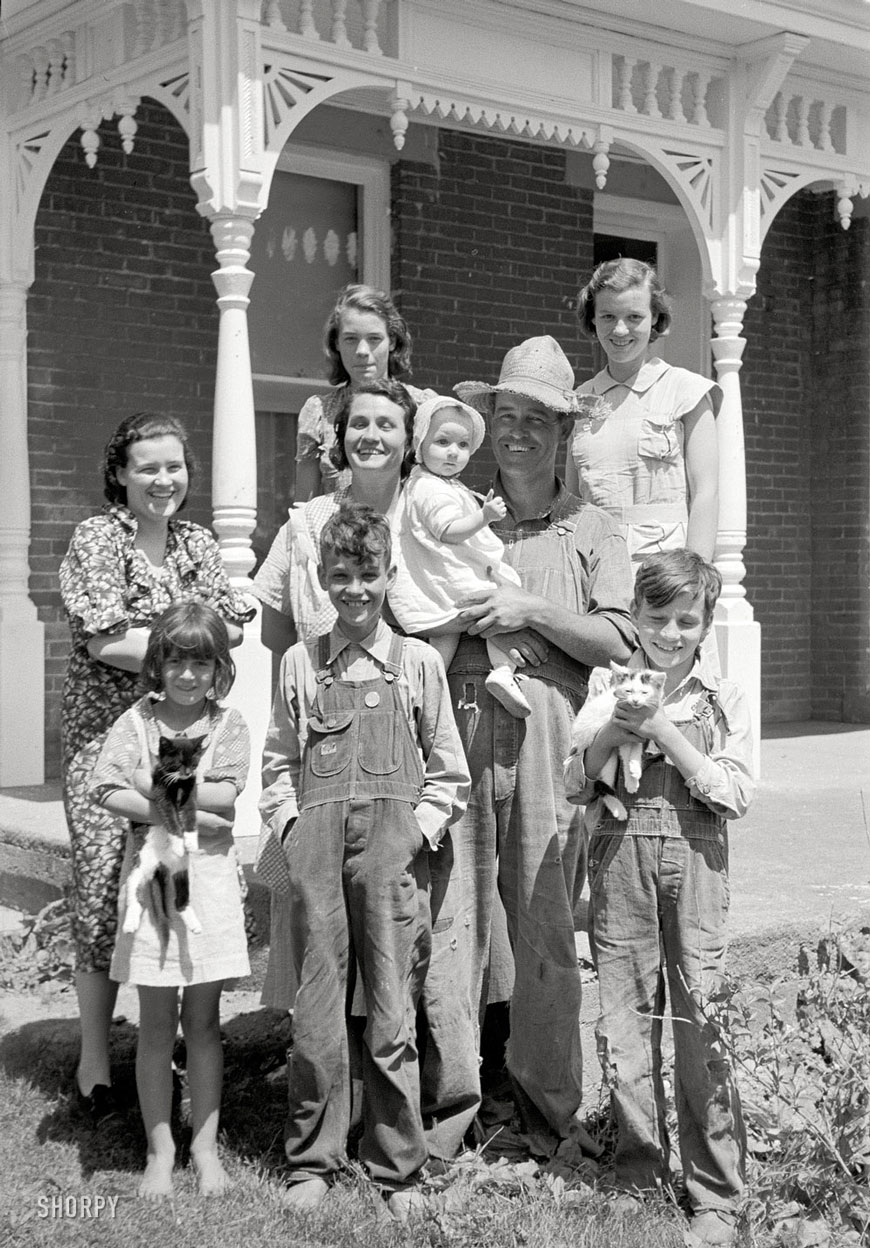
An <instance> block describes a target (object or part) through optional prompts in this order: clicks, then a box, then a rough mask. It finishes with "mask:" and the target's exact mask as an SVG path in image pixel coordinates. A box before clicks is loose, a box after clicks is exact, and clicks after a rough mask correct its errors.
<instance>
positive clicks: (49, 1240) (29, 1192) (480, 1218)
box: [0, 993, 685, 1248]
mask: <svg viewBox="0 0 870 1248" xmlns="http://www.w3.org/2000/svg"><path fill="white" fill-rule="evenodd" d="M64 997H65V998H66V999H68V1002H69V1009H68V1011H66V1012H65V1014H64V1017H62V1018H46V1019H41V1020H39V1021H34V1022H26V1023H24V1024H23V1025H20V1026H17V1027H14V1028H13V1029H11V1030H6V1032H5V1034H4V1035H3V1036H2V1037H0V1173H2V1175H3V1181H2V1183H0V1244H2V1245H3V1246H4V1248H7V1246H8V1248H13V1246H14V1248H19V1246H20V1248H42V1245H45V1246H46V1248H49V1246H50V1248H74V1246H75V1248H85V1246H88V1248H90V1245H92V1244H96V1243H98V1244H107V1245H114V1244H118V1245H124V1248H139V1246H140V1245H141V1248H163V1245H172V1246H173V1248H174V1246H175V1245H188V1244H189V1245H191V1248H212V1246H214V1248H252V1245H263V1246H264V1248H269V1246H271V1245H275V1248H278V1246H279V1245H280V1248H287V1246H288V1245H292V1246H293V1248H397V1246H399V1245H402V1246H404V1245H409V1246H416V1245H420V1246H421V1248H423V1246H424V1245H425V1246H427V1248H428V1246H431V1248H441V1246H442V1245H444V1246H445V1248H446V1246H447V1245H451V1246H455V1248H478V1246H480V1248H483V1246H484V1245H494V1246H495V1245H498V1248H514V1246H517V1248H519V1246H520V1245H522V1248H562V1246H563V1245H564V1246H565V1248H569V1246H570V1248H650V1246H651V1245H655V1246H656V1248H671V1246H672V1245H673V1246H676V1245H680V1244H682V1243H683V1234H682V1228H683V1227H684V1225H685V1223H684V1221H683V1219H682V1218H681V1216H680V1215H679V1213H678V1212H677V1211H676V1210H675V1209H674V1208H672V1207H671V1206H670V1205H668V1204H666V1203H665V1202H662V1204H661V1206H660V1207H656V1208H654V1209H650V1210H645V1211H644V1212H643V1213H642V1214H641V1215H636V1214H632V1213H628V1214H626V1213H621V1212H619V1211H616V1210H614V1208H613V1205H612V1202H610V1201H608V1199H607V1198H606V1197H605V1196H603V1195H602V1194H600V1193H598V1192H596V1191H595V1190H594V1189H593V1188H591V1187H590V1186H589V1185H588V1184H587V1183H586V1182H585V1181H583V1178H582V1177H581V1172H579V1171H578V1172H577V1174H576V1175H574V1176H573V1177H572V1174H571V1171H570V1167H569V1166H563V1167H562V1170H563V1171H564V1172H565V1177H562V1175H561V1174H559V1173H556V1170H558V1167H553V1166H551V1167H550V1170H549V1172H547V1171H546V1170H545V1168H544V1167H543V1166H539V1165H537V1164H536V1163H535V1162H534V1161H531V1160H529V1158H528V1156H527V1155H526V1156H522V1155H521V1154H520V1153H519V1151H514V1152H513V1153H512V1154H511V1152H510V1150H505V1149H503V1150H502V1153H501V1155H500V1156H499V1154H498V1153H497V1152H496V1150H495V1149H492V1150H491V1160H488V1159H487V1158H488V1152H489V1150H483V1152H481V1151H480V1150H479V1151H478V1152H477V1153H469V1154H467V1155H466V1157H465V1159H464V1160H461V1161H459V1162H457V1163H456V1165H454V1167H453V1168H452V1169H451V1171H450V1172H449V1174H447V1175H443V1176H439V1177H437V1178H433V1179H432V1180H430V1182H429V1184H428V1185H427V1189H426V1190H427V1193H428V1195H429V1197H430V1201H429V1204H430V1211H429V1213H428V1215H427V1217H426V1218H425V1219H424V1220H423V1221H421V1222H418V1223H412V1224H410V1225H408V1226H405V1227H401V1226H398V1225H397V1224H396V1223H394V1222H393V1221H392V1220H391V1219H389V1218H388V1217H387V1216H386V1214H385V1206H384V1204H383V1201H382V1200H381V1198H380V1197H379V1196H378V1195H377V1193H376V1192H375V1190H374V1189H373V1188H372V1185H371V1184H370V1183H367V1182H366V1180H365V1179H364V1178H363V1177H362V1175H361V1173H360V1172H359V1171H358V1170H357V1169H356V1167H354V1166H352V1167H351V1168H350V1169H349V1170H348V1172H347V1174H346V1175H344V1176H342V1178H341V1180H340V1181H339V1182H338V1183H337V1184H336V1185H335V1187H334V1188H333V1189H332V1190H331V1191H330V1193H329V1196H328V1197H327V1199H326V1201H325V1202H324V1204H323V1205H322V1206H321V1207H320V1208H319V1209H318V1210H316V1211H315V1212H314V1213H312V1214H309V1215H307V1216H300V1215H298V1214H295V1213H290V1212H287V1211H286V1210H285V1209H283V1208H282V1205H281V1194H282V1191H283V1188H284V1184H283V1175H284V1154H283V1147H282V1138H283V1132H282V1128H283V1119H284V1109H285V1100H286V1084H285V1071H284V1068H283V1062H284V1054H285V1050H286V1045H287V1040H288V1035H289V1031H288V1025H287V1023H286V1022H285V1021H284V1019H283V1018H282V1016H281V1015H279V1014H277V1013H274V1012H270V1011H257V1012H256V1013H255V1014H249V1015H240V1016H238V1017H236V1018H234V1019H231V1020H229V1021H228V1023H227V1024H226V1025H225V1028H224V1032H225V1060H226V1067H225V1080H224V1088H225V1090H224V1104H223V1111H222V1124H223V1129H222V1155H223V1159H224V1164H225V1165H226V1167H227V1169H228V1171H229V1173H230V1175H231V1177H232V1179H233V1181H234V1187H233V1190H232V1192H231V1193H230V1194H229V1195H227V1196H226V1197H224V1198H223V1199H219V1200H206V1199H204V1198H202V1197H200V1196H199V1195H198V1193H197V1190H196V1182H195V1176H194V1173H193V1171H192V1169H191V1168H190V1166H189V1165H187V1164H186V1161H187V1159H186V1157H185V1156H184V1145H183V1141H184V1139H185V1130H184V1126H183V1118H184V1108H185V1107H184V1104H183V1102H182V1105H181V1107H180V1111H179V1115H180V1121H179V1127H178V1132H177V1138H178V1139H179V1140H181V1141H182V1149H181V1153H180V1166H179V1169H178V1172H177V1175H176V1196H175V1199H174V1200H173V1201H172V1202H163V1203H161V1204H155V1205H152V1204H150V1203H146V1202H145V1201H142V1200H140V1199H138V1198H137V1196H136V1185H137V1182H138V1179H139V1175H140V1174H141V1171H142V1168H143V1165H144V1142H143V1137H142V1127H141V1122H140V1119H139V1116H138V1110H137V1108H136V1104H135V1087H134V1057H135V1045H136V1031H135V1028H134V1027H133V1026H132V1025H131V1024H129V1023H123V1024H120V1025H116V1027H115V1028H114V1031H113V1042H112V1059H113V1071H114V1073H115V1082H116V1085H117V1087H118V1091H119V1093H120V1095H121V1097H122V1098H123V1099H124V1102H125V1104H128V1105H129V1109H128V1110H127V1112H126V1115H125V1117H123V1118H122V1119H119V1120H117V1121H114V1122H111V1123H109V1124H107V1125H106V1126H104V1127H103V1128H101V1129H100V1130H94V1129H93V1128H92V1127H91V1126H90V1124H89V1123H87V1122H86V1121H84V1120H82V1118H81V1117H79V1115H78V1113H77V1111H76V1109H75V1107H74V1105H73V1104H72V1103H71V1101H70V1099H69V1095H68V1088H69V1079H70V1074H71V1072H72V1069H73V1066H74V1063H75V1060H76V1054H77V1044H78V1039H77V1021H76V1007H75V997H74V995H73V994H72V993H68V994H64ZM177 1057H178V1060H179V1063H183V1048H181V1047H179V1050H178V1052H177ZM506 1153H507V1155H505V1154H506ZM586 1177H589V1176H588V1173H587V1174H586ZM97 1198H99V1200H98V1199H97Z"/></svg>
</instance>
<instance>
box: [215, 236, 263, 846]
mask: <svg viewBox="0 0 870 1248" xmlns="http://www.w3.org/2000/svg"><path fill="white" fill-rule="evenodd" d="M211 232H212V237H213V238H214V240H215V249H216V252H217V259H218V264H219V265H220V268H218V269H217V270H216V271H215V272H214V273H212V281H213V282H214V284H215V288H216V290H217V295H218V298H217V304H218V308H219V309H220V323H219V327H218V353H217V372H216V375H215V395H214V442H213V451H212V455H213V458H212V506H213V508H214V530H215V533H216V534H217V537H218V543H219V545H220V548H221V554H222V555H223V561H224V565H225V567H226V569H227V572H228V573H229V576H230V580H231V581H232V582H233V584H234V585H235V586H237V588H239V589H245V588H246V586H249V585H250V577H249V574H250V572H251V570H252V569H253V566H254V561H255V557H254V552H253V550H252V549H251V534H252V533H253V531H254V526H255V525H256V523H257V448H256V437H255V422H254V387H253V382H252V380H251V357H250V349H249V345H248V304H249V302H250V300H249V299H248V291H249V290H250V289H251V282H252V281H253V280H254V275H253V273H252V272H251V271H250V269H248V268H247V262H248V259H249V256H250V245H251V237H252V236H253V232H254V226H253V222H252V221H251V220H250V219H249V218H247V217H241V216H230V215H219V216H217V217H215V218H214V220H213V221H212V223H211ZM249 601H250V602H251V604H253V605H257V606H258V607H259V603H258V602H257V600H256V599H255V598H254V597H253V596H252V595H249ZM233 658H234V660H235V664H236V672H237V674H236V683H235V685H234V686H233V691H232V693H231V695H230V700H231V702H232V703H233V705H234V706H237V707H238V709H239V710H240V711H241V713H242V715H243V716H244V718H245V722H246V723H247V725H248V728H249V729H250V732H251V771H250V776H249V779H248V784H247V787H246V788H245V790H244V792H243V793H242V795H241V796H240V798H239V800H238V802H237V804H236V829H235V835H236V838H237V840H239V841H241V844H240V845H239V850H240V852H241V854H242V859H243V861H245V860H249V859H250V858H251V856H252V853H253V847H254V840H253V838H255V837H256V836H257V834H258V831H259V814H258V812H257V800H258V798H259V795H260V761H261V757H262V752H263V742H264V740H265V736H266V729H267V727H268V724H269V706H270V696H271V677H272V656H271V653H270V652H269V651H267V650H266V649H265V647H264V646H263V645H262V644H261V642H260V617H259V610H258V613H257V617H256V619H255V620H254V621H253V623H251V624H249V625H248V626H247V627H246V629H245V639H244V641H243V642H242V645H241V646H240V647H239V648H238V649H237V650H235V651H234V652H233Z"/></svg>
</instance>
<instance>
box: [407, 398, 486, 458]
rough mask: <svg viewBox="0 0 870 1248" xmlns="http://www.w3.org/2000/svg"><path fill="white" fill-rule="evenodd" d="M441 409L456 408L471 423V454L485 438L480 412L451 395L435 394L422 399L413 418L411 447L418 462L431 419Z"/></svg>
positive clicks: (484, 428) (484, 426)
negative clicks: (429, 397)
mask: <svg viewBox="0 0 870 1248" xmlns="http://www.w3.org/2000/svg"><path fill="white" fill-rule="evenodd" d="M442 407H452V408H458V409H459V411H460V412H462V414H463V416H467V417H468V420H469V422H470V423H471V454H472V455H473V454H474V452H475V451H477V450H479V449H480V446H481V443H482V442H483V439H484V437H485V436H486V425H485V424H484V423H483V417H482V416H481V414H480V412H478V411H475V409H474V408H473V407H469V406H468V404H467V403H462V402H461V401H460V400H459V399H454V398H453V395H451V394H436V395H434V396H433V397H432V398H431V399H424V400H423V402H422V403H419V404H418V405H417V415H416V416H415V417H414V434H413V437H412V440H411V445H412V446H413V447H414V450H415V452H416V454H417V460H418V462H419V460H420V447H421V446H422V445H423V440H424V438H425V437H426V434H427V433H428V432H429V426H430V425H431V424H432V417H433V416H434V415H435V413H436V412H437V411H440V410H441V408H442Z"/></svg>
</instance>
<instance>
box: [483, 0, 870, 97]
mask: <svg viewBox="0 0 870 1248" xmlns="http://www.w3.org/2000/svg"><path fill="white" fill-rule="evenodd" d="M502 3H504V4H505V5H506V7H509V8H515V9H522V10H523V11H525V12H527V13H528V12H529V11H530V10H535V11H537V12H540V13H545V14H549V15H552V16H557V17H562V18H564V19H567V20H573V21H583V22H586V23H589V24H591V25H596V26H604V27H609V28H610V29H612V30H613V31H615V32H618V33H619V34H630V35H634V36H638V37H643V36H644V35H645V34H646V35H649V37H651V38H652V39H654V40H656V41H657V42H662V41H666V42H669V43H672V44H679V43H680V42H682V41H685V42H686V43H687V44H694V43H696V42H697V41H698V40H701V41H703V42H704V43H705V44H707V45H708V46H709V41H714V42H716V43H718V44H720V48H719V49H718V50H719V51H720V52H721V53H722V54H723V55H726V56H728V55H731V54H732V53H734V52H736V51H737V49H738V48H740V47H741V45H743V44H747V43H753V42H754V41H755V40H757V39H764V38H766V37H767V36H769V35H772V34H778V33H780V32H781V31H788V32H790V33H792V34H799V35H806V36H808V37H809V39H810V43H809V45H808V46H807V48H806V51H805V52H804V53H803V55H802V56H801V65H802V66H804V67H809V66H811V65H812V66H818V67H819V68H823V69H825V70H826V71H828V72H830V71H834V72H835V73H836V74H837V75H845V76H846V77H854V78H855V79H857V80H858V81H857V82H856V83H855V84H854V85H857V86H860V87H866V84H867V79H868V75H870V0H776V2H773V0H730V2H729V3H723V0H656V3H655V5H651V4H648V3H646V0H595V5H594V7H593V6H592V5H590V4H589V3H588V0H502Z"/></svg>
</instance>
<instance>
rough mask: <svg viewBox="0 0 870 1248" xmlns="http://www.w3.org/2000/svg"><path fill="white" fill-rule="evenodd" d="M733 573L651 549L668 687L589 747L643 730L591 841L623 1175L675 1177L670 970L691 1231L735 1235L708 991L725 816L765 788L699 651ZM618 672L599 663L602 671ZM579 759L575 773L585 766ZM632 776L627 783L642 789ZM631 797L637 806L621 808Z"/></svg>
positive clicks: (649, 622)
mask: <svg viewBox="0 0 870 1248" xmlns="http://www.w3.org/2000/svg"><path fill="white" fill-rule="evenodd" d="M721 586H722V578H721V577H720V575H719V573H718V571H717V570H716V568H715V567H713V566H712V564H709V563H707V561H706V560H704V559H702V558H701V556H700V555H697V554H696V553H695V552H693V551H690V550H674V551H669V552H667V553H664V554H658V555H654V556H651V557H650V558H648V559H647V560H646V561H645V562H644V563H643V564H642V565H641V567H640V570H639V572H638V576H637V580H636V583H635V593H634V601H633V604H632V615H633V618H634V622H635V625H636V627H637V631H638V637H639V641H640V648H639V649H638V650H636V651H635V653H634V654H633V655H632V657H631V659H630V660H629V663H628V666H629V668H630V669H633V670H636V671H639V670H642V669H652V670H654V671H657V672H660V673H664V675H665V680H664V687H663V689H662V691H661V697H660V698H656V697H655V696H653V697H651V698H650V699H648V700H647V701H646V702H645V703H643V704H641V705H631V704H629V703H627V702H617V703H616V705H615V707H614V709H613V712H612V714H611V716H610V718H609V720H608V721H607V722H606V723H605V725H604V726H603V727H602V728H601V729H600V730H599V731H598V733H597V735H596V736H595V738H594V740H593V741H592V743H591V744H590V745H589V746H588V748H587V749H586V751H585V755H584V756H583V767H584V769H585V777H586V783H585V785H582V783H581V785H579V786H578V791H577V793H576V795H575V797H576V800H578V801H581V802H582V801H587V802H588V801H591V800H592V798H593V795H594V793H595V786H594V779H595V778H596V777H599V776H600V775H601V773H602V771H603V770H605V768H606V766H607V764H608V762H609V760H610V757H611V755H612V754H613V752H614V751H616V750H618V749H619V747H620V746H625V745H627V744H630V743H637V742H638V741H641V742H643V743H644V753H643V758H642V773H641V775H640V779H639V782H637V781H632V780H631V778H630V777H629V784H628V785H626V782H625V777H624V775H623V768H622V766H621V765H620V767H619V769H618V771H617V777H616V784H615V786H614V787H615V794H616V798H617V799H618V802H617V803H614V805H613V806H612V807H611V806H610V804H608V805H604V804H603V803H602V807H601V817H600V819H599V822H598V823H597V825H596V827H595V830H594V833H593V835H592V839H591V844H590V849H589V883H590V905H589V937H590V945H591V948H592V954H593V958H594V960H595V964H596V967H597V970H598V978H599V986H600V994H601V1016H600V1019H599V1024H598V1033H597V1034H598V1049H599V1055H600V1057H601V1062H602V1066H603V1069H604V1077H605V1081H606V1083H607V1085H608V1087H609V1089H610V1094H611V1103H612V1107H613V1112H614V1116H615V1121H616V1124H617V1132H618V1138H617V1146H616V1156H615V1171H616V1181H617V1183H618V1184H619V1186H620V1187H623V1188H627V1189H629V1190H632V1191H636V1192H642V1191H644V1190H645V1189H655V1188H658V1187H659V1186H660V1185H661V1184H663V1183H667V1181H668V1157H669V1144H668V1135H667V1128H666V1125H665V1103H664V1091H663V1086H662V1073H661V1032H662V1014H663V1010H664V996H665V976H667V981H668V991H669V995H670V1002H671V1014H672V1018H673V1021H674V1029H673V1030H674V1062H675V1065H674V1089H675V1098H676V1106H677V1121H678V1128H679V1136H680V1140H679V1143H680V1155H681V1158H682V1165H683V1174H684V1180H685V1185H686V1190H687V1193H688V1197H689V1203H690V1205H691V1208H692V1212H693V1223H692V1232H693V1235H694V1237H695V1239H696V1241H697V1242H698V1243H700V1244H729V1243H732V1242H733V1240H734V1235H735V1218H736V1212H737V1207H738V1205H739V1202H740V1198H741V1194H742V1191H743V1187H744V1170H745V1153H746V1139H745V1132H744V1127H743V1118H742V1113H741V1109H740V1100H739V1097H738V1093H737V1088H736V1085H735V1082H734V1076H733V1072H732V1069H731V1064H730V1060H729V1057H728V1053H727V1051H726V1049H725V1047H724V1046H723V1044H722V1040H721V1036H720V1035H719V1033H718V1031H717V1029H716V1028H715V1027H712V1026H710V1025H708V1024H706V1023H705V1020H704V1014H703V1011H702V1002H703V1001H705V1000H706V999H709V998H710V997H711V996H712V995H713V994H714V993H715V992H716V991H717V989H718V988H719V986H720V983H721V980H722V975H723V970H724V958H725V945H726V922H727V914H728V901H729V888H728V833H727V822H726V821H727V820H728V819H738V818H740V816H741V815H743V814H744V813H745V811H746V809H747V807H748V805H749V802H750V800H751V799H752V796H753V793H754V790H755V779H754V776H753V765H752V737H751V729H750V723H749V714H748V709H747V703H746V698H745V696H744V694H743V692H742V691H741V690H740V689H739V688H738V687H737V686H736V685H735V684H733V683H732V682H731V681H728V680H724V679H720V678H719V677H717V676H716V675H715V673H714V672H712V670H711V669H710V666H709V660H708V659H707V657H706V655H704V654H703V653H702V652H701V643H702V641H703V640H704V637H705V636H706V635H707V633H708V632H709V629H710V626H711V624H712V620H713V609H714V607H715V604H716V600H717V598H718V596H719V592H720V590H721ZM607 677H609V673H606V672H604V671H603V669H596V672H595V673H593V680H592V681H591V682H590V699H592V698H593V697H594V690H595V686H596V683H598V685H599V687H601V682H602V680H606V678H607ZM575 775H576V773H575ZM632 789H633V790H634V791H631V790H632ZM619 803H622V806H624V808H625V810H624V812H622V813H624V814H625V815H626V816H627V817H626V818H619V817H618V814H614V813H613V809H616V810H617V811H619Z"/></svg>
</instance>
